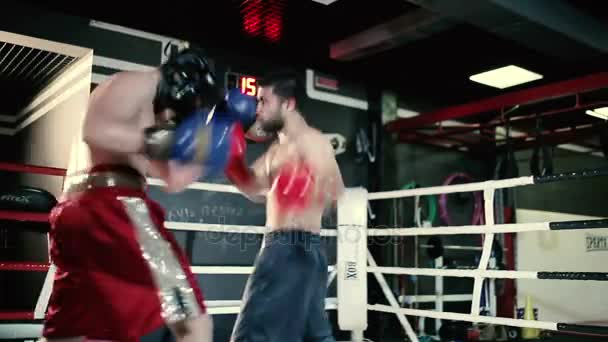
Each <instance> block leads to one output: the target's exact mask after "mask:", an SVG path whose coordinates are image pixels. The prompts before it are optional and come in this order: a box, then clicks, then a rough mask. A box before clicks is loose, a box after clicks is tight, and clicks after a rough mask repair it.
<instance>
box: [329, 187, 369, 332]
mask: <svg viewBox="0 0 608 342" xmlns="http://www.w3.org/2000/svg"><path fill="white" fill-rule="evenodd" d="M336 268H337V271H338V274H337V286H338V289H337V292H338V293H337V294H338V296H337V298H338V325H339V327H340V329H341V330H343V331H352V332H353V336H361V335H362V333H363V331H364V330H366V329H367V303H368V300H367V190H366V189H364V188H348V189H346V190H345V192H344V194H343V195H342V196H341V197H340V199H338V236H337V260H336Z"/></svg>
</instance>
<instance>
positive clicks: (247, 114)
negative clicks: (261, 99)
mask: <svg viewBox="0 0 608 342" xmlns="http://www.w3.org/2000/svg"><path fill="white" fill-rule="evenodd" d="M257 104H258V102H257V99H256V98H255V97H253V96H249V95H246V94H243V93H242V92H241V91H240V90H239V89H236V88H234V89H231V90H230V91H228V93H227V94H226V98H225V103H224V104H223V106H220V111H225V114H226V115H230V116H233V117H234V118H235V119H236V120H238V121H240V122H241V124H242V125H243V131H244V132H247V130H248V129H249V127H251V125H253V123H254V122H255V119H256V109H257Z"/></svg>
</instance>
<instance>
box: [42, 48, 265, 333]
mask: <svg viewBox="0 0 608 342" xmlns="http://www.w3.org/2000/svg"><path fill="white" fill-rule="evenodd" d="M220 100H221V101H222V102H226V103H228V104H230V105H229V106H225V107H226V108H229V109H230V110H227V111H225V112H223V113H219V112H217V111H215V115H213V116H212V115H210V112H209V110H208V109H209V108H213V107H214V104H215V103H217V102H218V101H220ZM248 116H249V117H254V116H255V98H248V97H243V96H238V94H233V96H223V95H222V91H221V90H220V89H219V87H218V86H217V84H216V80H215V78H214V76H213V71H212V70H211V68H210V65H209V63H208V62H207V61H206V58H205V56H204V55H202V54H201V53H200V52H199V51H197V50H194V49H186V50H182V51H179V52H178V53H176V54H174V55H172V56H170V57H169V59H168V61H167V62H166V63H164V64H163V65H161V66H159V67H158V68H154V69H151V70H146V71H124V72H119V73H117V74H114V75H113V76H112V77H110V78H109V79H108V80H107V81H105V82H103V83H101V84H99V85H98V86H97V87H96V88H95V90H94V91H93V92H92V93H91V95H90V99H89V105H88V108H87V112H86V114H85V117H84V122H83V127H82V131H81V133H82V134H81V136H82V137H81V139H78V142H77V144H76V145H75V146H74V147H73V148H72V153H73V154H74V155H73V156H74V157H75V158H72V160H74V162H71V163H70V167H69V168H68V176H67V177H66V179H65V187H64V193H63V196H62V199H61V201H60V203H59V204H58V205H57V206H56V207H55V208H54V209H53V210H52V212H51V214H50V218H49V221H50V225H51V230H50V244H51V256H52V261H53V263H54V264H55V265H56V267H57V276H56V277H55V279H54V283H53V292H52V294H51V298H50V300H49V307H48V311H47V317H46V320H45V323H44V329H43V337H44V338H45V339H48V340H55V339H57V340H59V339H60V340H61V341H62V342H66V341H83V340H87V339H90V340H111V341H139V339H140V337H141V336H143V335H145V334H148V333H150V332H151V331H153V330H155V329H158V328H160V327H162V326H163V325H166V326H168V327H169V328H170V329H171V331H172V332H173V333H174V335H175V337H176V340H177V341H179V342H183V341H197V342H199V341H200V342H212V340H213V336H212V335H213V334H212V330H213V329H212V325H213V324H212V321H211V318H210V316H209V314H208V313H207V310H206V307H205V305H204V300H203V295H202V292H201V290H200V289H199V286H198V282H197V280H196V278H195V277H194V275H193V274H192V272H191V268H190V265H189V263H188V260H187V258H186V256H185V255H184V253H183V251H182V250H181V248H180V247H179V245H178V243H177V242H176V241H175V239H174V237H173V235H172V234H171V233H170V232H169V231H168V230H167V229H166V227H165V226H164V220H165V213H164V210H163V209H162V207H161V206H160V205H159V204H158V203H157V202H155V201H154V200H152V199H151V198H150V197H149V196H148V193H147V182H146V179H147V177H155V178H159V179H161V180H162V181H163V182H164V183H165V186H164V189H165V190H166V191H170V192H175V191H181V190H183V189H185V188H186V187H187V186H188V185H189V184H191V183H192V182H194V181H196V180H197V179H199V177H200V176H201V175H204V172H205V171H206V170H212V169H215V170H218V169H222V168H223V167H224V165H225V160H227V159H228V157H227V156H228V154H229V153H230V151H232V149H234V148H235V147H233V146H236V145H240V144H242V143H243V142H242V141H243V140H244V138H242V137H240V136H239V134H238V133H239V132H242V128H241V123H240V122H241V120H242V118H244V117H248ZM241 135H242V134H241ZM233 136H234V138H233ZM78 137H80V135H79V136H78ZM239 139H240V140H239ZM235 144H236V145H235ZM83 156H88V158H83Z"/></svg>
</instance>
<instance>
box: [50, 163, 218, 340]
mask: <svg viewBox="0 0 608 342" xmlns="http://www.w3.org/2000/svg"><path fill="white" fill-rule="evenodd" d="M79 178H80V179H77V180H76V182H75V183H74V184H73V185H71V186H70V187H69V189H68V190H67V196H66V198H67V199H65V200H62V201H61V202H60V203H59V204H58V205H57V206H56V207H55V208H54V209H53V210H52V212H51V215H50V223H51V231H50V243H51V259H52V261H53V263H54V264H55V265H56V266H57V273H56V275H55V279H54V283H53V292H52V294H51V298H50V301H49V307H48V311H47V317H46V321H45V324H44V329H43V336H44V337H47V338H62V337H77V336H85V337H87V338H88V339H100V340H114V341H138V340H139V338H140V337H141V336H142V335H145V334H147V333H150V332H151V331H153V330H155V329H158V328H160V327H162V326H163V325H164V324H172V323H175V322H178V321H182V320H185V319H189V318H193V317H196V316H198V315H201V314H203V313H205V312H206V308H205V305H204V301H203V295H202V293H201V291H200V289H199V287H198V284H197V281H196V278H195V277H194V275H193V274H192V272H191V270H190V265H189V263H188V261H187V259H186V257H185V255H184V253H183V251H182V250H181V248H180V247H179V245H178V244H177V242H176V241H175V239H174V237H173V235H172V234H171V233H170V232H169V231H168V230H167V229H166V228H165V226H164V219H165V213H164V210H163V209H162V208H161V207H160V205H158V204H157V203H156V202H154V201H153V200H151V199H150V198H149V197H148V196H147V194H146V192H145V190H146V189H145V186H146V183H145V178H144V177H142V176H141V175H140V174H139V173H137V171H135V170H133V169H131V168H128V167H120V166H119V167H116V166H97V167H94V168H93V169H92V170H89V172H88V173H87V174H86V175H83V176H79Z"/></svg>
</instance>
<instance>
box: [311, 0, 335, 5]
mask: <svg viewBox="0 0 608 342" xmlns="http://www.w3.org/2000/svg"><path fill="white" fill-rule="evenodd" d="M312 1H314V2H318V3H320V4H323V5H331V4H332V3H334V2H336V1H338V0H312Z"/></svg>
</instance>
